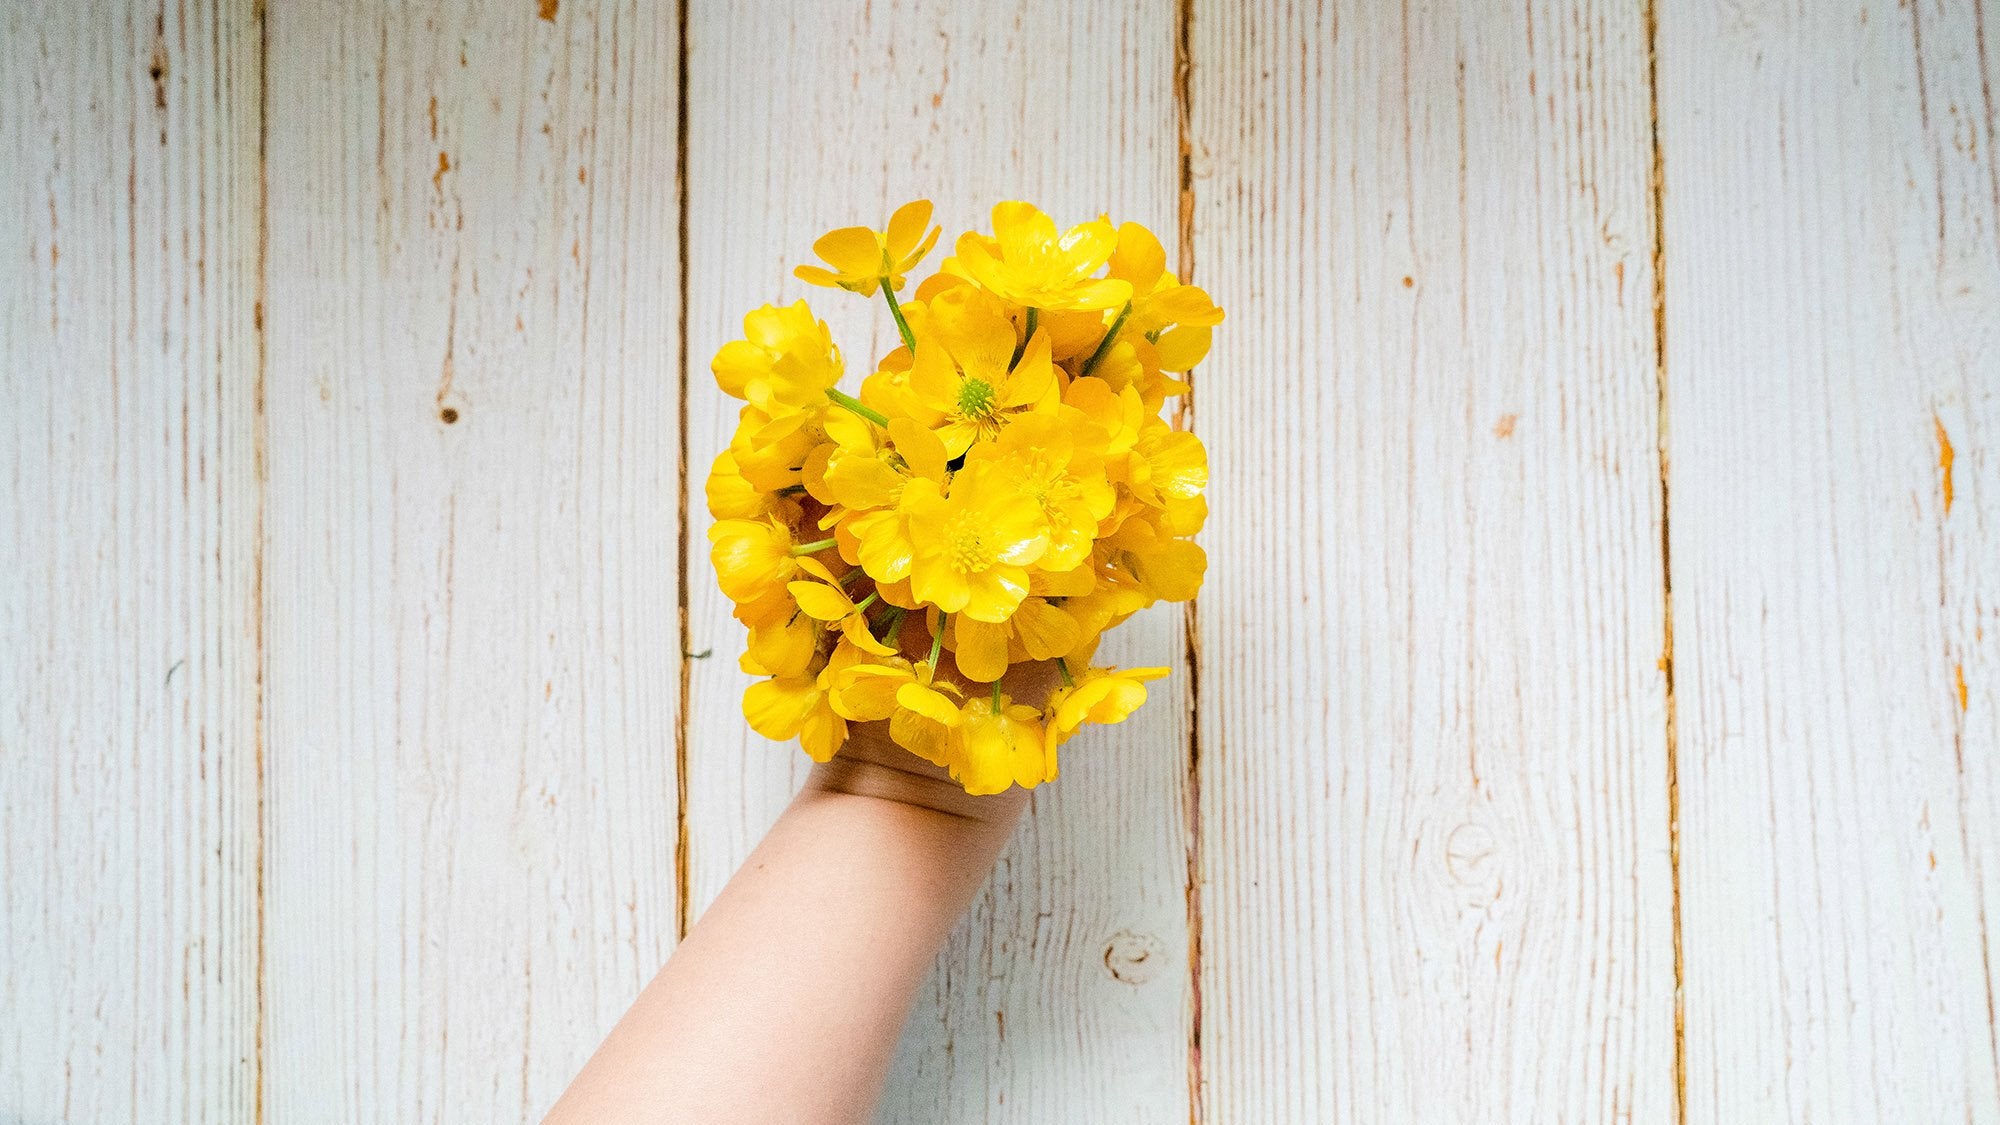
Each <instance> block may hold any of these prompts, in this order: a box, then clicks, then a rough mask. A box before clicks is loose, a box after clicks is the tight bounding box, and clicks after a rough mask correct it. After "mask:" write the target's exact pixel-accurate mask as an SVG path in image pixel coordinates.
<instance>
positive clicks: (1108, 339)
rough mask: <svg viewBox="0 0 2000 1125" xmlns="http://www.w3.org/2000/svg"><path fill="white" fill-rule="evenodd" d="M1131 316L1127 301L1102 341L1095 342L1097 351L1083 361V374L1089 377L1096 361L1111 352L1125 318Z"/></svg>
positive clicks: (1130, 308) (1130, 306) (1129, 303)
mask: <svg viewBox="0 0 2000 1125" xmlns="http://www.w3.org/2000/svg"><path fill="white" fill-rule="evenodd" d="M1131 315H1132V302H1130V301H1127V302H1125V307H1124V308H1122V309H1119V310H1118V319H1117V320H1114V321H1112V322H1111V327H1110V328H1108V329H1106V330H1105V333H1104V339H1102V340H1099V341H1098V342H1097V350H1096V351H1094V352H1091V353H1090V358H1089V359H1086V360H1084V361H1083V373H1084V374H1085V375H1089V374H1090V372H1091V370H1092V369H1093V368H1095V367H1096V366H1097V361H1098V360H1100V359H1103V358H1104V355H1105V353H1106V352H1109V351H1110V350H1111V345H1112V343H1113V342H1114V341H1116V340H1117V339H1118V330H1119V329H1120V328H1123V327H1125V318H1126V317H1128V316H1131Z"/></svg>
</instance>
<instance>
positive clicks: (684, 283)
mask: <svg viewBox="0 0 2000 1125" xmlns="http://www.w3.org/2000/svg"><path fill="white" fill-rule="evenodd" d="M674 21H675V26H676V32H675V37H676V40H677V41H676V43H675V44H674V46H675V53H676V55H677V57H678V59H679V63H678V66H679V70H678V71H677V73H676V74H675V76H674V81H675V84H676V87H677V89H676V93H675V97H674V103H675V104H674V112H675V117H674V202H675V207H676V210H677V222H678V223H679V229H678V232H677V234H676V235H675V238H676V240H677V253H678V254H679V255H680V262H679V267H680V268H679V271H678V272H679V278H678V286H679V294H678V297H677V300H678V302H679V305H680V308H679V309H678V310H677V313H678V316H679V318H680V329H679V331H678V332H677V333H676V334H675V340H674V349H675V367H676V369H677V371H678V377H679V380H680V389H679V391H678V392H677V394H678V396H679V402H678V404H677V405H678V407H679V409H678V410H676V411H675V413H677V414H679V415H680V449H679V457H678V459H677V460H678V463H679V466H680V468H679V477H680V498H679V505H680V516H679V520H680V526H679V527H678V528H677V529H676V531H677V533H678V544H677V546H676V549H675V563H674V592H675V595H676V598H677V600H678V606H679V616H680V633H681V639H680V654H681V655H680V703H679V706H678V708H677V712H678V713H677V714H676V715H675V722H674V841H673V848H674V938H675V940H676V941H678V940H679V939H681V938H685V937H686V936H687V932H688V926H689V925H690V924H691V923H692V922H693V918H692V914H691V911H690V908H689V903H688V888H689V878H688V811H687V806H688V699H689V695H690V676H691V673H692V670H691V669H690V668H689V667H688V662H689V661H690V660H692V659H693V658H694V657H693V639H694V638H693V633H692V629H693V626H692V624H691V623H690V622H689V620H688V409H687V403H688V344H687V333H688V5H687V0H677V3H676V4H675V8H674Z"/></svg>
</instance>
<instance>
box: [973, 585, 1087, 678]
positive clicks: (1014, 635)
mask: <svg viewBox="0 0 2000 1125" xmlns="http://www.w3.org/2000/svg"><path fill="white" fill-rule="evenodd" d="M951 629H952V638H953V645H954V646H955V647H954V648H953V650H952V656H953V658H954V659H955V661H956V662H957V664H958V670H959V671H960V672H963V673H964V674H965V678H966V679H969V680H977V681H978V682H980V683H982V684H990V683H992V682H993V681H995V680H998V679H999V678H1000V677H1002V676H1004V675H1006V674H1007V667H1008V663H1009V660H1010V658H1011V657H1012V653H1013V650H1014V649H1016V648H1018V649H1020V650H1021V651H1022V652H1023V653H1024V654H1026V656H1027V657H1028V659H1030V660H1054V659H1056V658H1057V657H1060V656H1066V655H1068V654H1069V652H1070V650H1071V649H1073V648H1075V647H1076V646H1077V643H1078V642H1079V641H1081V640H1083V627H1082V626H1081V625H1079V624H1078V623H1077V620H1076V618H1075V617H1073V616H1071V615H1070V613H1069V612H1068V611H1067V610H1065V609H1063V608H1062V607H1061V606H1058V605H1055V604H1053V603H1052V602H1050V601H1049V600H1048V599H1047V598H1036V597H1029V598H1024V599H1022V601H1021V604H1020V605H1019V606H1017V607H1016V608H1015V610H1014V614H1013V616H1011V617H1009V618H1008V619H1007V620H1006V621H1003V622H1001V623H999V624H992V623H989V622H985V621H980V620H978V619H977V618H975V617H972V616H970V615H968V614H961V615H959V616H958V617H954V618H952V622H951Z"/></svg>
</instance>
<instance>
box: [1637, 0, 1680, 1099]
mask: <svg viewBox="0 0 2000 1125" xmlns="http://www.w3.org/2000/svg"><path fill="white" fill-rule="evenodd" d="M1646 93H1647V100H1648V107H1647V108H1648V110H1649V117H1650V119H1651V126H1652V146H1653V168H1652V181H1653V182H1652V189H1653V190H1652V211H1653V215H1652V218H1653V380H1654V396H1655V397H1654V418H1655V422H1656V425H1657V427H1658V437H1657V439H1656V448H1657V450H1658V454H1659V469H1660V615H1661V616H1660V630H1661V639H1662V645H1661V651H1660V673H1661V675H1662V677H1663V678H1664V680H1665V684H1664V686H1665V696H1666V716H1665V720H1666V757H1667V863H1668V870H1669V882H1670V885H1671V887H1672V891H1673V942H1674V1120H1675V1121H1676V1122H1678V1123H1679V1125H1687V1001H1686V996H1687V990H1686V988H1685V987H1684V982H1685V976H1684V973H1685V961H1684V958H1683V953H1682V945H1681V785H1680V744H1679V729H1678V727H1679V724H1678V716H1679V712H1678V704H1677V702H1676V700H1675V696H1674V569H1673V537H1672V535H1671V533H1670V529H1671V527H1672V523H1671V517H1672V496H1671V492H1670V485H1669V480H1668V478H1669V476H1670V462H1669V454H1668V433H1669V431H1668V427H1667V271H1666V263H1667V233H1666V186H1667V178H1666V154H1665V151H1664V150H1663V149H1662V148H1661V146H1660V22H1659V10H1658V0H1647V3H1646Z"/></svg>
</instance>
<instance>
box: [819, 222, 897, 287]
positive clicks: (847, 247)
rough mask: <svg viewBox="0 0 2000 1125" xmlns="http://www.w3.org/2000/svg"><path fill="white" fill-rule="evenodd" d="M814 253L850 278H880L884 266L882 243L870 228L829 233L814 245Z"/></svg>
mask: <svg viewBox="0 0 2000 1125" xmlns="http://www.w3.org/2000/svg"><path fill="white" fill-rule="evenodd" d="M813 253H815V254H818V255H819V256H820V257H821V258H824V259H825V260H826V261H827V263H828V264H829V265H831V266H833V268H835V269H837V270H839V271H841V272H842V273H844V274H848V275H850V276H856V275H858V276H862V277H867V276H871V275H879V274H881V273H882V272H883V267H884V265H885V263H884V262H883V261H882V243H881V241H880V240H879V239H877V238H876V236H875V232H874V231H872V230H869V229H868V228H867V227H841V228H840V229H839V230H831V231H828V232H826V233H825V234H823V235H821V236H820V239H819V241H818V242H815V243H813Z"/></svg>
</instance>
